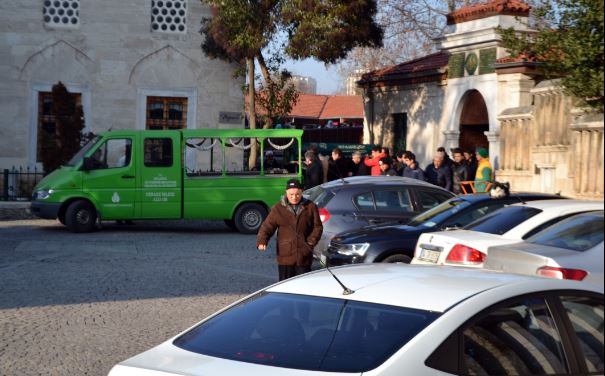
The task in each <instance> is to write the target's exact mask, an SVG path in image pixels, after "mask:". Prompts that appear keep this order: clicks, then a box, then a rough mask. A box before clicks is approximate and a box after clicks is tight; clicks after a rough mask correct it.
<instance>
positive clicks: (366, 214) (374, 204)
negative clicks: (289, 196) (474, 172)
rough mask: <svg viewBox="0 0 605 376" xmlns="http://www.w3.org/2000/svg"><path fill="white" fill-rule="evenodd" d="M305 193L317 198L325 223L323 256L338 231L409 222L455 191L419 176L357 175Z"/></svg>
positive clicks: (320, 249)
mask: <svg viewBox="0 0 605 376" xmlns="http://www.w3.org/2000/svg"><path fill="white" fill-rule="evenodd" d="M304 196H305V197H307V198H308V199H310V200H313V201H314V202H315V204H316V205H317V207H318V208H319V214H320V217H321V220H322V223H323V226H324V231H323V234H322V237H321V240H320V241H319V243H318V244H317V246H316V247H315V250H314V253H315V256H316V257H319V255H321V253H322V252H323V251H324V250H325V249H326V248H327V247H328V245H329V244H330V240H331V239H332V237H334V236H335V235H336V234H338V233H341V232H343V231H349V230H354V229H358V228H362V227H365V226H370V225H377V224H384V223H391V222H399V223H402V224H405V223H407V221H409V220H410V219H411V218H412V217H414V216H416V215H417V214H419V213H422V212H424V211H426V210H428V209H430V208H432V207H434V206H436V205H439V204H440V203H442V202H444V201H446V200H448V199H450V198H452V197H454V194H453V193H451V192H449V191H447V190H445V189H443V188H440V187H437V186H435V185H432V184H429V183H427V182H424V181H420V180H416V179H409V178H402V177H398V176H356V177H350V178H345V179H340V180H334V181H331V182H329V183H324V184H322V185H319V186H317V187H314V188H311V189H309V190H306V191H305V192H304Z"/></svg>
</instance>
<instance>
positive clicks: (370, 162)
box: [363, 146, 386, 176]
mask: <svg viewBox="0 0 605 376" xmlns="http://www.w3.org/2000/svg"><path fill="white" fill-rule="evenodd" d="M384 157H386V154H385V153H384V152H383V151H382V147H381V146H374V147H373V148H372V157H371V158H369V159H368V158H366V159H365V160H364V161H363V163H365V165H366V166H368V167H370V168H371V173H370V175H372V176H380V173H381V172H382V171H380V165H379V164H378V162H380V160H381V159H382V158H384Z"/></svg>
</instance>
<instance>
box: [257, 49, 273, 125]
mask: <svg viewBox="0 0 605 376" xmlns="http://www.w3.org/2000/svg"><path fill="white" fill-rule="evenodd" d="M256 58H257V60H258V66H259V67H260V71H261V74H262V76H263V79H264V80H265V87H266V88H269V87H270V85H271V84H272V80H273V79H272V78H271V73H269V68H268V67H267V63H266V62H265V57H264V56H263V53H262V52H260V51H259V52H258V56H256ZM268 115H269V114H267V116H265V122H264V124H263V129H268V128H273V119H271V117H270V116H268Z"/></svg>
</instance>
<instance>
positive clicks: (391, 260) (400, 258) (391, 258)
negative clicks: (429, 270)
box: [382, 255, 412, 264]
mask: <svg viewBox="0 0 605 376" xmlns="http://www.w3.org/2000/svg"><path fill="white" fill-rule="evenodd" d="M382 262H386V263H394V262H402V263H404V264H409V263H410V262H412V258H411V257H410V256H406V255H391V256H389V257H386V258H385V259H384V260H382Z"/></svg>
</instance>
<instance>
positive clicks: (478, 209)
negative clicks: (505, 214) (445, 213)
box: [443, 200, 506, 227]
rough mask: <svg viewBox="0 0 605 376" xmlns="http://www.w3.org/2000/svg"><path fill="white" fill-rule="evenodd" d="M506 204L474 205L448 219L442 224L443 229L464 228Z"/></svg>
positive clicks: (490, 202) (499, 202)
mask: <svg viewBox="0 0 605 376" xmlns="http://www.w3.org/2000/svg"><path fill="white" fill-rule="evenodd" d="M505 204H506V203H505V202H504V201H500V200H494V201H487V202H485V203H483V204H478V205H474V206H473V207H471V208H469V209H468V210H465V211H464V212H462V213H460V214H458V215H455V216H452V217H451V218H448V219H447V220H446V221H445V222H444V223H443V226H444V227H464V226H466V225H468V224H469V223H471V222H473V221H475V220H477V219H479V218H483V217H484V216H485V215H487V214H489V213H492V212H494V211H496V210H498V209H500V208H502V207H503V206H504V205H505Z"/></svg>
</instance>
